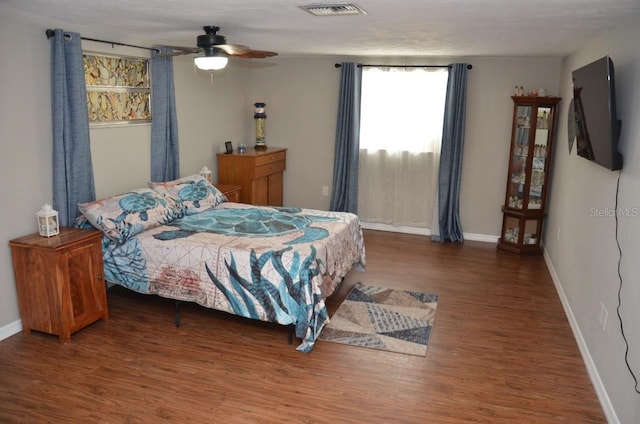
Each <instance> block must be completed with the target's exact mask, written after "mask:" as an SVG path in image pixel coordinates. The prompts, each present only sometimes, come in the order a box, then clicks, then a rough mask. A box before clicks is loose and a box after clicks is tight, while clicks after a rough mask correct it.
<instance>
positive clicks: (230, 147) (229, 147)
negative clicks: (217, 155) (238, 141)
mask: <svg viewBox="0 0 640 424" xmlns="http://www.w3.org/2000/svg"><path fill="white" fill-rule="evenodd" d="M224 149H225V153H226V154H231V153H233V144H231V142H230V141H226V142H225V143H224Z"/></svg>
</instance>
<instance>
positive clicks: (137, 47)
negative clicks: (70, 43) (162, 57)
mask: <svg viewBox="0 0 640 424" xmlns="http://www.w3.org/2000/svg"><path fill="white" fill-rule="evenodd" d="M45 34H46V35H47V40H48V39H49V38H51V37H53V36H55V32H54V31H53V30H52V29H48V30H46V31H45ZM65 37H67V35H66V34H65ZM80 39H81V40H87V41H95V42H96V43H104V44H111V47H112V48H113V46H124V47H134V48H136V49H143V50H150V51H154V52H156V53H158V52H160V50H158V49H154V48H153V47H143V46H136V45H134V44H126V43H118V42H117V41H106V40H98V39H96V38H87V37H80Z"/></svg>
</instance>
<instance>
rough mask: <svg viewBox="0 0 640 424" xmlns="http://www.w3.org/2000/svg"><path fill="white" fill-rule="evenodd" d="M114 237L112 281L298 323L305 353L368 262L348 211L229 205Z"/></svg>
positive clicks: (109, 252)
mask: <svg viewBox="0 0 640 424" xmlns="http://www.w3.org/2000/svg"><path fill="white" fill-rule="evenodd" d="M104 239H105V241H104V243H103V251H104V263H105V276H106V279H107V281H109V282H112V283H116V284H119V285H122V286H124V287H127V288H129V289H131V290H135V291H137V292H140V293H147V294H156V295H159V296H163V297H167V298H172V299H177V300H183V301H190V302H196V303H198V304H200V305H202V306H205V307H207V308H212V309H216V310H221V311H226V312H229V313H232V314H235V315H240V316H243V317H247V318H252V319H258V320H262V321H268V322H275V323H279V324H284V325H291V324H292V325H295V331H296V336H297V337H299V338H301V339H302V343H301V344H300V345H299V346H298V347H297V349H298V350H299V351H303V352H308V351H310V350H311V349H313V346H314V343H315V340H316V337H317V336H318V335H319V334H320V331H321V330H322V327H323V326H324V325H325V324H327V323H328V321H329V316H328V313H327V309H326V306H325V299H326V297H328V296H329V295H331V294H332V293H333V291H334V289H335V288H336V286H337V284H338V283H339V282H340V281H341V279H342V278H343V277H344V276H345V274H346V273H347V272H348V271H349V270H350V269H351V268H352V267H354V266H357V267H358V268H360V269H361V270H363V269H364V266H365V249H364V240H363V236H362V231H361V229H360V222H359V220H358V217H357V216H356V215H354V214H350V213H341V212H325V211H317V210H310V209H300V208H281V207H259V206H252V205H245V204H239V203H230V202H226V203H223V204H221V205H219V206H218V207H216V208H215V209H210V210H207V211H204V212H200V213H197V214H194V215H187V216H185V217H183V218H180V219H178V220H175V221H172V222H171V223H170V224H169V225H162V226H159V227H155V228H151V229H148V230H145V231H144V232H142V233H140V234H138V235H136V236H135V237H132V238H131V239H129V240H127V241H126V242H125V243H123V244H117V243H114V242H111V241H109V240H108V239H107V238H104Z"/></svg>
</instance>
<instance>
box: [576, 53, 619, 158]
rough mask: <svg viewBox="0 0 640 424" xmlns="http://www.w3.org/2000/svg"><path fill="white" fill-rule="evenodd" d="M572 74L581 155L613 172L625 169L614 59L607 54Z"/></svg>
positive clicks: (577, 138) (579, 153)
mask: <svg viewBox="0 0 640 424" xmlns="http://www.w3.org/2000/svg"><path fill="white" fill-rule="evenodd" d="M572 77H573V104H574V109H575V110H574V114H575V129H576V146H577V150H578V155H580V156H582V157H583V158H585V159H588V160H590V161H593V162H595V163H597V164H599V165H602V166H604V167H605V168H607V169H610V170H612V171H614V170H617V169H622V154H621V153H619V152H618V139H619V138H620V129H621V125H622V123H621V121H620V120H618V117H617V114H616V90H615V77H614V72H613V61H612V60H611V58H610V57H609V56H605V57H603V58H601V59H598V60H596V61H595V62H592V63H590V64H588V65H586V66H583V67H581V68H579V69H576V70H575V71H573V72H572Z"/></svg>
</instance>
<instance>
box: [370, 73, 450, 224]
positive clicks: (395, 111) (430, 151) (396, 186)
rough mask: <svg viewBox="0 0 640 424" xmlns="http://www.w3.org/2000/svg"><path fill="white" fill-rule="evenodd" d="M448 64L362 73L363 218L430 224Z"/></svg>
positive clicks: (373, 221) (381, 222) (399, 222)
mask: <svg viewBox="0 0 640 424" xmlns="http://www.w3.org/2000/svg"><path fill="white" fill-rule="evenodd" d="M447 78H448V71H447V68H419V67H416V68H404V67H403V68H399V67H396V68H394V67H388V68H380V67H366V68H364V69H363V73H362V97H361V118H360V158H359V159H360V167H359V175H358V181H359V182H358V184H359V187H358V215H359V216H360V219H361V220H362V221H363V222H365V223H374V224H383V225H385V226H392V227H414V228H426V229H430V228H431V222H432V218H433V209H434V202H435V197H436V194H437V192H436V186H437V176H438V161H439V153H440V144H441V140H442V123H443V117H444V107H445V98H446V90H447Z"/></svg>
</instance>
